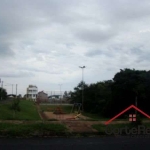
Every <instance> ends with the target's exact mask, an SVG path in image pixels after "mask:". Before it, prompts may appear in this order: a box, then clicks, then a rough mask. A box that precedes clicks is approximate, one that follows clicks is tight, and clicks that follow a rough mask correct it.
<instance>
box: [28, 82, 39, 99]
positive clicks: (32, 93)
mask: <svg viewBox="0 0 150 150" xmlns="http://www.w3.org/2000/svg"><path fill="white" fill-rule="evenodd" d="M37 93H38V88H37V86H36V85H29V87H28V88H27V94H26V98H27V99H32V100H34V101H35V100H36V97H37Z"/></svg>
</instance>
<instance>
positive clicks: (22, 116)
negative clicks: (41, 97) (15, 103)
mask: <svg viewBox="0 0 150 150" xmlns="http://www.w3.org/2000/svg"><path fill="white" fill-rule="evenodd" d="M11 106H12V101H11V100H10V101H9V102H8V103H5V104H0V120H13V119H16V120H41V118H40V116H39V114H38V111H37V108H36V106H35V105H34V102H33V101H28V100H20V103H19V106H20V110H21V111H18V112H17V113H15V115H14V113H12V109H10V108H11ZM13 112H14V110H13Z"/></svg>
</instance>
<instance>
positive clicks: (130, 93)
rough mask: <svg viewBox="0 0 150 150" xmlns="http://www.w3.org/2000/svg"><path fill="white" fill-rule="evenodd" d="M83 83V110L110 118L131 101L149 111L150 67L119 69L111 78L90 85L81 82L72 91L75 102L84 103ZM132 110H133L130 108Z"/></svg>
mask: <svg viewBox="0 0 150 150" xmlns="http://www.w3.org/2000/svg"><path fill="white" fill-rule="evenodd" d="M83 84H84V110H85V111H86V112H88V113H95V114H98V115H100V116H103V117H108V118H111V117H113V116H115V115H116V114H118V113H119V112H121V111H122V110H124V109H125V108H127V107H128V106H130V105H136V104H137V107H138V108H140V109H141V110H143V111H144V112H146V113H147V114H150V109H149V106H150V71H145V70H135V69H124V70H122V69H120V72H118V73H116V74H115V76H114V78H113V79H112V80H107V81H102V82H97V83H94V84H90V85H87V84H85V83H82V82H80V83H79V84H78V85H77V87H75V88H74V92H72V100H73V101H72V102H73V103H75V102H76V103H77V102H78V103H79V102H80V103H82V85H83ZM136 102H137V103H136ZM129 112H130V113H131V112H132V113H133V110H131V111H129Z"/></svg>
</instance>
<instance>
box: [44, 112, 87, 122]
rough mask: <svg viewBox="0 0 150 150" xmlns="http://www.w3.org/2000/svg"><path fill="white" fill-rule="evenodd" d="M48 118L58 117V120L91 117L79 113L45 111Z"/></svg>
mask: <svg viewBox="0 0 150 150" xmlns="http://www.w3.org/2000/svg"><path fill="white" fill-rule="evenodd" d="M43 114H44V116H45V118H46V119H57V120H85V119H89V118H88V117H85V116H83V115H78V117H77V115H76V114H73V113H72V114H59V115H58V114H54V113H53V112H43Z"/></svg>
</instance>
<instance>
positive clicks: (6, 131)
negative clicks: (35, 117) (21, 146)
mask: <svg viewBox="0 0 150 150" xmlns="http://www.w3.org/2000/svg"><path fill="white" fill-rule="evenodd" d="M66 130H67V129H66V127H65V126H64V125H61V124H50V123H48V124H43V123H32V124H13V123H0V135H1V136H9V137H16V136H21V137H27V136H46V135H47V136H50V135H59V134H61V133H64V132H65V131H66Z"/></svg>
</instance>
